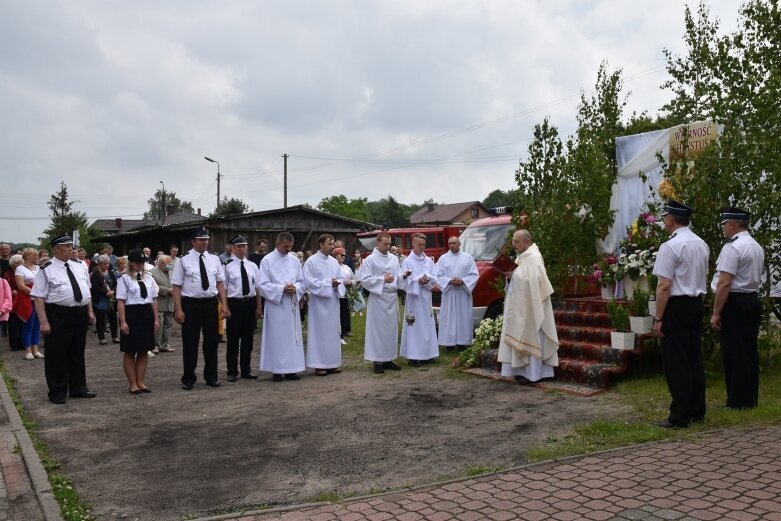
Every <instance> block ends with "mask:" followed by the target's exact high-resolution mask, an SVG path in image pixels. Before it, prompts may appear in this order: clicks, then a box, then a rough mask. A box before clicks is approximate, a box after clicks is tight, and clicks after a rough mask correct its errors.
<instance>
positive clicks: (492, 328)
mask: <svg viewBox="0 0 781 521" xmlns="http://www.w3.org/2000/svg"><path fill="white" fill-rule="evenodd" d="M501 336H502V315H499V316H498V317H496V318H495V319H490V318H484V319H483V320H481V321H480V325H478V326H477V329H476V330H475V340H474V342H473V343H472V345H471V346H469V347H468V348H466V349H464V350H463V351H461V353H460V354H459V355H458V357H456V358H455V359H453V362H452V365H453V367H477V366H478V365H480V360H481V357H482V353H483V351H485V350H486V349H491V348H494V347H496V346H497V345H498V343H499V338H500V337H501Z"/></svg>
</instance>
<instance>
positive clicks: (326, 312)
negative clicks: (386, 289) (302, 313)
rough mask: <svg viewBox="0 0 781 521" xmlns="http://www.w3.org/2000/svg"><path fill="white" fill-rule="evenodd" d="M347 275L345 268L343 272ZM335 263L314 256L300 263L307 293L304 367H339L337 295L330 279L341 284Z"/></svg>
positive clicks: (342, 275)
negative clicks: (307, 308) (307, 306)
mask: <svg viewBox="0 0 781 521" xmlns="http://www.w3.org/2000/svg"><path fill="white" fill-rule="evenodd" d="M347 269H348V271H349V269H350V268H349V267H348V268H347ZM343 277H344V274H343V273H342V270H341V269H340V268H339V262H338V261H337V260H336V259H335V258H333V257H331V256H330V255H323V254H322V253H321V252H319V251H318V252H317V253H315V254H314V255H312V256H311V257H309V258H308V259H307V260H306V262H305V263H304V285H305V287H306V290H307V291H308V292H309V310H308V312H307V335H306V365H307V367H312V368H314V369H334V368H336V367H339V366H340V365H342V343H341V341H340V339H339V295H338V288H339V287H341V286H342V285H341V284H340V285H339V286H337V287H334V286H333V285H332V279H338V280H340V281H341V280H342V279H343Z"/></svg>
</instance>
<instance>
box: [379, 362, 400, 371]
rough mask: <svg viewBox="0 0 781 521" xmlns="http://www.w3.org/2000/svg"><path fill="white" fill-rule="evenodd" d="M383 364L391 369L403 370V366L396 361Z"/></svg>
mask: <svg viewBox="0 0 781 521" xmlns="http://www.w3.org/2000/svg"><path fill="white" fill-rule="evenodd" d="M382 366H383V367H384V368H385V369H390V370H391V371H401V367H400V366H399V365H397V364H396V362H383V364H382Z"/></svg>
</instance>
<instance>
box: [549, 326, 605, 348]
mask: <svg viewBox="0 0 781 521" xmlns="http://www.w3.org/2000/svg"><path fill="white" fill-rule="evenodd" d="M612 331H613V330H612V329H608V328H605V327H581V326H570V325H566V324H557V325H556V333H557V334H558V335H559V343H561V341H562V340H571V341H573V342H574V341H577V342H590V343H593V344H603V345H610V333H611V332H612Z"/></svg>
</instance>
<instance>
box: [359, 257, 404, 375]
mask: <svg viewBox="0 0 781 521" xmlns="http://www.w3.org/2000/svg"><path fill="white" fill-rule="evenodd" d="M386 274H390V275H393V277H394V280H393V282H387V283H386V282H385V275H386ZM360 279H361V285H362V286H363V288H364V289H365V290H366V291H368V292H369V293H370V295H369V302H368V303H367V305H366V340H365V343H364V348H363V357H364V359H366V360H369V361H370V362H391V361H393V360H395V359H396V358H397V357H398V356H399V354H398V353H399V326H398V324H399V304H398V295H397V293H396V291H397V289H398V286H397V283H398V280H399V259H398V257H396V256H395V255H391V254H389V253H386V254H385V255H383V254H382V253H380V252H379V250H377V248H375V249H374V251H373V252H372V254H371V255H369V256H368V257H366V258H365V259H364V261H363V263H361V269H360Z"/></svg>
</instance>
